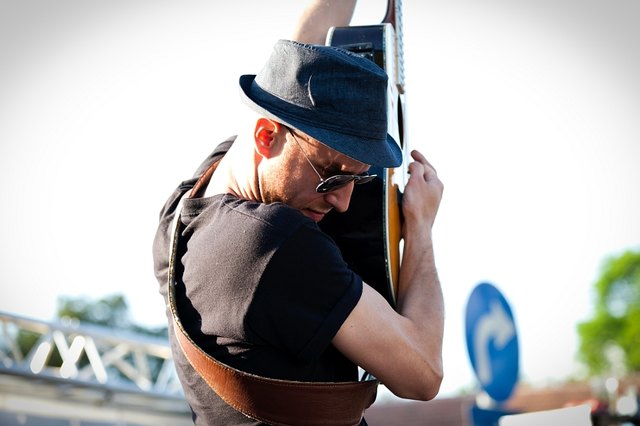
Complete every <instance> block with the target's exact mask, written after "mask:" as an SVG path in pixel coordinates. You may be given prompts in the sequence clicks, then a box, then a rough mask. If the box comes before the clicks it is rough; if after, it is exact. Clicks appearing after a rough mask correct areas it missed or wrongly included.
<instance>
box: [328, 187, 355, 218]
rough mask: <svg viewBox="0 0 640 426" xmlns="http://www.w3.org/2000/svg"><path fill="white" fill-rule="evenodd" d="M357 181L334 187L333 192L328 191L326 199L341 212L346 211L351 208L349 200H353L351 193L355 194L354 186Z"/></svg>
mask: <svg viewBox="0 0 640 426" xmlns="http://www.w3.org/2000/svg"><path fill="white" fill-rule="evenodd" d="M354 185H355V183H353V182H350V183H348V184H346V185H344V186H342V187H340V188H337V189H334V190H333V191H331V192H327V193H326V194H325V196H324V199H325V201H326V202H327V203H329V204H331V206H332V207H333V208H334V210H336V211H337V212H339V213H344V212H346V211H347V209H348V208H349V202H350V201H351V194H353V187H354Z"/></svg>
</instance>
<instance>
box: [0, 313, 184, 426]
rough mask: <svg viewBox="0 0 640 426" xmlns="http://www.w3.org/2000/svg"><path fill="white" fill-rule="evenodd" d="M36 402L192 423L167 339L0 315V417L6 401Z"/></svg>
mask: <svg viewBox="0 0 640 426" xmlns="http://www.w3.org/2000/svg"><path fill="white" fill-rule="evenodd" d="M36 397H37V398H40V399H38V401H39V402H38V404H39V405H42V404H41V402H42V401H56V403H59V402H62V401H64V403H68V402H70V401H71V402H73V401H75V404H76V405H75V406H76V407H78V408H79V409H82V408H86V407H91V413H92V414H93V413H98V411H99V408H96V407H104V408H105V409H107V408H108V409H109V410H113V409H114V407H115V409H116V410H120V411H122V410H129V412H131V410H138V411H140V410H143V411H144V412H145V413H155V414H156V415H157V414H159V413H165V414H164V415H171V416H180V418H182V417H186V418H189V419H190V411H189V409H188V406H187V404H186V402H185V401H184V394H183V391H182V388H181V386H180V383H179V381H178V377H177V374H176V371H175V367H174V364H173V360H172V357H171V350H170V348H169V343H168V341H167V340H166V339H162V338H156V337H151V336H146V335H141V334H134V333H131V332H127V331H122V330H115V329H109V328H106V327H99V326H95V325H90V324H79V323H78V322H77V321H75V322H74V321H71V320H60V321H56V322H45V321H39V320H34V319H29V318H25V317H21V316H18V315H14V314H9V313H6V312H0V402H3V404H4V405H3V404H0V405H3V407H0V411H12V409H8V408H7V401H8V400H9V398H13V399H12V401H14V400H15V401H18V400H19V399H16V398H23V399H22V401H24V400H25V399H24V398H31V400H33V398H36ZM38 404H36V405H38ZM22 405H25V404H22ZM26 405H27V406H28V404H26ZM123 407H124V408H123ZM34 408H35V407H34ZM26 410H27V411H28V407H27V409H26ZM13 411H16V410H13ZM16 412H17V411H16ZM103 412H104V410H103ZM38 414H39V415H44V414H46V413H42V412H40V413H38ZM167 420H168V418H167ZM120 424H122V423H120ZM138 424H142V423H140V422H138ZM150 424H152V423H150Z"/></svg>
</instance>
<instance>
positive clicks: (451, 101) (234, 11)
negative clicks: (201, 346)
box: [0, 0, 640, 395]
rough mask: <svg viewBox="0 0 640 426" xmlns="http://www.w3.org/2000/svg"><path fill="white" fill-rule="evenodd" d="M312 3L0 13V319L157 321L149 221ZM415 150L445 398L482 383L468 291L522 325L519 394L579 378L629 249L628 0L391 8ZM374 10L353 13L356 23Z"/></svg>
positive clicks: (632, 12) (637, 108) (637, 64)
mask: <svg viewBox="0 0 640 426" xmlns="http://www.w3.org/2000/svg"><path fill="white" fill-rule="evenodd" d="M304 3H305V2H301V1H289V2H287V1H284V0H279V1H257V0H255V1H253V0H237V1H235V2H212V1H204V0H202V1H196V0H185V1H180V2H169V1H150V0H147V1H124V0H120V1H109V2H106V1H105V2H86V1H82V0H57V1H34V0H31V1H22V0H8V1H7V0H4V1H1V2H0V195H1V199H2V205H3V208H2V209H0V223H2V224H3V226H2V228H3V232H2V237H1V238H0V259H1V260H0V266H1V267H2V271H3V278H2V280H1V281H0V283H1V284H0V285H1V286H2V296H1V297H0V310H4V311H9V312H13V313H16V314H20V315H24V316H28V317H34V318H38V319H45V320H48V319H51V318H53V316H54V312H55V308H56V298H57V297H58V296H59V295H71V296H88V297H91V298H98V297H102V296H104V295H107V294H112V293H124V294H126V296H127V298H128V300H129V303H130V306H131V309H132V312H133V314H134V319H135V320H136V321H137V322H140V323H143V324H148V325H159V324H163V323H164V309H163V306H162V300H161V298H160V296H159V295H158V293H157V283H156V281H155V278H154V276H153V271H152V260H151V243H152V239H153V235H154V232H155V227H156V223H157V216H158V212H159V209H160V207H161V206H162V204H163V203H164V200H165V199H166V197H167V196H168V195H169V193H170V192H171V191H172V190H173V188H174V187H175V186H176V185H177V184H178V183H179V182H180V181H181V180H182V179H184V178H186V177H188V176H190V175H191V174H192V172H193V171H194V170H195V167H196V166H197V165H198V164H199V163H200V161H201V160H202V158H204V156H205V155H206V154H208V153H209V152H210V150H211V149H213V147H214V146H215V145H216V144H217V143H218V142H220V141H221V140H223V139H224V138H226V137H227V136H229V135H231V134H235V132H236V131H237V128H236V127H235V121H234V116H236V114H239V113H241V111H242V108H243V107H242V106H241V104H240V102H239V98H238V92H237V77H238V76H239V75H240V74H244V73H255V72H257V71H258V70H259V68H260V67H261V65H262V63H263V61H264V59H265V58H266V56H267V55H268V53H269V51H270V49H271V46H272V45H273V43H274V42H275V41H276V40H277V39H278V38H287V37H289V36H290V34H291V29H292V28H293V22H294V18H295V17H297V16H298V14H299V12H300V10H301V9H302V6H303V5H304ZM404 3H405V9H404V11H405V54H406V69H407V70H406V73H407V92H408V95H407V107H408V129H409V136H408V137H409V143H410V144H411V145H412V146H413V147H415V148H418V149H421V150H422V151H423V152H424V153H425V154H426V155H427V156H428V158H429V159H430V160H431V162H432V163H433V164H434V165H435V166H436V168H437V169H438V172H439V174H440V176H441V179H442V180H443V181H444V183H445V195H444V199H443V202H442V205H441V210H440V214H439V217H438V219H437V221H436V229H435V239H436V256H437V264H438V268H439V271H440V278H441V281H442V285H443V288H444V292H445V299H446V308H447V324H446V337H445V347H444V351H445V353H444V356H445V373H446V377H445V381H444V383H443V388H442V393H441V394H442V395H448V394H450V393H451V392H454V391H455V390H457V389H459V388H461V387H469V386H471V385H472V384H473V383H474V382H475V380H474V378H473V373H472V370H471V367H470V365H469V361H468V356H467V352H466V342H465V341H464V309H465V305H466V301H467V298H468V296H469V294H470V293H471V290H472V289H473V287H474V286H475V285H476V284H478V283H479V282H481V281H489V282H492V283H493V284H495V285H496V286H497V287H498V288H499V289H500V290H502V292H503V293H504V294H505V296H506V298H507V299H508V300H509V302H510V304H511V307H512V309H513V311H514V315H515V318H516V324H517V327H518V334H519V339H520V348H521V371H522V379H523V380H526V381H529V382H533V383H543V382H545V381H548V380H554V379H561V378H564V377H566V376H568V375H569V374H573V373H575V372H577V371H578V370H577V364H576V363H575V361H574V356H575V352H576V348H577V336H576V331H575V329H576V324H577V323H578V322H580V321H582V320H585V319H586V318H588V317H589V315H590V313H591V306H592V291H591V289H592V284H593V282H594V281H595V279H596V277H597V276H598V272H599V269H600V265H601V262H602V260H603V259H604V258H605V257H607V256H609V255H612V254H618V253H620V252H621V251H622V250H625V249H628V248H638V247H640V224H639V223H640V220H639V218H640V203H638V189H637V186H638V184H640V168H639V167H638V162H639V160H640V79H639V78H638V76H639V75H640V27H639V26H638V25H637V22H638V19H639V18H640V3H638V2H637V1H636V0H606V1H605V0H599V1H596V0H554V1H551V0H547V1H539V0H447V1H445V0H441V1H435V0H429V1H425V0H405V2H404ZM383 12H384V1H381V0H360V4H359V6H358V9H357V12H356V18H355V21H354V23H356V24H357V23H361V24H369V23H376V22H378V21H379V19H380V17H381V16H382V15H383Z"/></svg>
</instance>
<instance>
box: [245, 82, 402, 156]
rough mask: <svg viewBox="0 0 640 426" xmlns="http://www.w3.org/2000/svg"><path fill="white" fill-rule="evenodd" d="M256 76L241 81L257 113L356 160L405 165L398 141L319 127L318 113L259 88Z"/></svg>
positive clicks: (247, 98)
mask: <svg viewBox="0 0 640 426" xmlns="http://www.w3.org/2000/svg"><path fill="white" fill-rule="evenodd" d="M255 77H256V76H255V75H252V74H247V75H243V76H241V77H240V81H239V83H240V89H241V90H240V94H241V97H242V100H243V102H244V103H245V104H247V105H248V106H249V107H250V108H252V109H253V110H254V111H256V112H258V113H260V114H262V115H264V116H265V117H267V118H271V119H273V120H275V121H278V122H281V123H282V124H285V125H287V126H290V127H293V128H294V129H297V130H300V131H301V132H303V133H305V134H307V135H309V136H311V137H312V138H314V139H316V140H317V141H319V142H321V143H322V144H323V145H326V146H328V147H329V148H332V149H335V150H336V151H338V152H341V153H343V154H345V155H347V156H348V157H350V158H353V159H354V160H357V161H360V162H362V163H364V164H369V165H371V166H377V167H384V168H392V167H398V166H400V165H401V164H402V150H401V149H400V146H399V145H398V143H397V142H396V141H395V139H394V138H393V137H392V136H391V135H389V134H388V133H387V134H386V138H380V139H371V138H365V137H362V136H357V135H351V134H349V133H348V129H344V131H337V130H334V129H327V128H322V127H318V123H322V122H324V121H323V120H319V119H318V120H314V112H313V111H309V110H307V109H305V108H301V107H299V106H297V105H293V104H291V103H289V102H287V101H285V100H283V99H281V98H279V97H277V96H274V95H272V94H271V93H269V92H267V91H266V90H263V89H262V88H261V87H260V86H259V85H258V84H256V82H255V81H254V80H255Z"/></svg>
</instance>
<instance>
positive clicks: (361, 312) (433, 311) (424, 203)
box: [333, 151, 444, 400]
mask: <svg viewBox="0 0 640 426" xmlns="http://www.w3.org/2000/svg"><path fill="white" fill-rule="evenodd" d="M412 155H413V158H414V160H416V161H414V162H412V163H411V164H410V166H409V170H410V178H409V181H408V182H407V185H406V186H405V191H404V195H403V201H402V203H403V209H402V211H403V214H404V218H405V222H404V229H403V237H404V240H405V244H404V250H403V258H402V266H401V269H400V282H399V288H398V300H397V312H396V311H394V310H393V309H392V308H391V306H389V304H388V303H387V302H386V301H385V299H384V298H383V297H382V296H381V295H380V294H379V293H377V292H376V291H375V290H373V289H372V288H371V287H369V286H368V285H365V286H364V290H363V293H362V296H361V298H360V301H359V302H358V304H357V305H356V307H355V308H354V310H353V311H352V312H351V314H350V315H349V317H348V318H347V320H346V321H345V322H344V324H343V325H342V327H341V328H340V330H339V331H338V333H337V334H336V336H335V337H334V339H333V344H334V345H335V346H336V348H337V349H338V350H340V351H341V352H342V353H343V354H344V355H345V356H347V357H348V358H349V359H351V360H352V361H353V362H355V363H357V364H358V365H360V366H361V367H362V368H364V369H365V370H367V371H368V372H370V373H371V374H373V375H374V376H376V377H377V378H378V379H380V380H381V381H382V382H383V383H384V384H385V385H386V386H387V387H388V388H389V389H390V390H391V391H392V392H393V393H394V394H396V395H398V396H400V397H403V398H411V399H420V400H428V399H431V398H434V397H435V396H436V394H437V393H438V391H439V389H440V384H441V382H442V376H443V367H442V340H443V330H444V301H443V296H442V289H441V287H440V282H439V279H438V274H437V272H436V267H435V260H434V255H433V244H432V239H431V229H432V226H433V222H434V220H435V217H436V213H437V210H438V207H439V204H440V199H441V197H442V190H443V186H442V183H441V182H440V180H439V179H438V176H437V174H436V172H435V170H434V169H433V167H432V166H431V165H430V164H429V163H428V162H427V160H426V159H425V157H424V156H423V155H422V154H420V153H419V152H416V151H414V152H413V153H412Z"/></svg>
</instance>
